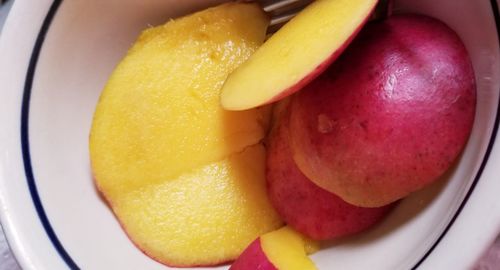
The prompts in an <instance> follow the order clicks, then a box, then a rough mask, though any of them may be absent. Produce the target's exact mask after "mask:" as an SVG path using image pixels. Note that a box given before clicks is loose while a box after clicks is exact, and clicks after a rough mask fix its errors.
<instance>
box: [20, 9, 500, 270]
mask: <svg viewBox="0 0 500 270" xmlns="http://www.w3.org/2000/svg"><path fill="white" fill-rule="evenodd" d="M490 2H491V6H492V11H493V15H494V18H495V23H496V28H497V32H498V37H499V40H500V14H499V9H498V3H497V1H496V0H490ZM61 3H62V0H54V2H53V3H52V5H51V6H50V9H49V11H48V13H47V15H46V17H45V19H44V21H43V24H42V27H41V28H40V32H39V33H38V36H37V39H36V42H35V46H34V47H33V51H32V54H31V58H30V62H29V66H28V70H27V73H26V80H25V83H24V93H23V99H22V105H21V149H22V154H23V161H24V171H25V174H26V180H27V182H28V187H29V191H30V194H31V198H32V201H33V204H34V206H35V209H36V211H37V213H38V217H39V218H40V222H41V223H42V225H43V227H44V229H45V232H46V233H47V236H48V237H49V239H50V241H51V242H52V245H53V246H54V248H55V249H56V251H57V253H58V254H59V255H60V257H61V259H62V260H64V262H65V263H66V264H67V266H68V267H69V268H70V269H72V270H79V269H80V268H79V267H78V265H77V264H76V263H75V261H74V260H73V259H72V258H71V256H70V255H69V254H68V252H67V251H66V250H65V249H64V246H63V245H62V244H61V242H60V241H59V239H58V238H57V235H56V233H55V232H54V229H53V228H52V226H51V225H50V221H49V219H48V217H47V214H46V213H45V210H44V208H43V205H42V202H41V200H40V195H39V194H38V190H37V187H36V181H35V177H34V175H33V168H32V166H31V156H30V147H29V134H28V132H29V126H28V124H29V107H30V97H31V90H32V86H33V78H34V75H35V71H36V66H37V63H38V57H39V56H40V51H41V49H42V45H43V42H44V41H45V36H46V34H47V32H48V30H49V27H50V24H51V23H52V20H53V18H54V16H55V15H56V12H57V10H58V8H59V6H60V5H61ZM499 104H500V100H499ZM499 122H500V108H498V109H497V115H496V119H495V124H494V128H493V133H492V135H491V137H490V141H489V143H488V148H487V151H486V153H485V155H484V157H483V160H482V162H481V166H480V168H479V170H478V173H477V174H476V177H475V178H474V181H473V183H472V185H471V187H470V188H469V191H468V192H467V194H466V196H465V198H464V199H463V201H462V203H461V204H460V206H459V208H458V209H457V211H456V212H455V214H454V215H453V218H452V219H451V220H450V222H449V223H448V224H447V226H446V227H445V229H444V231H443V232H442V233H441V235H440V236H439V237H438V239H436V241H435V242H434V243H433V245H432V246H431V248H430V249H429V250H428V251H427V252H426V253H425V254H423V255H422V257H421V258H420V259H419V260H418V261H417V263H416V264H415V265H414V266H413V267H412V269H417V268H418V267H419V266H420V265H421V264H422V263H423V262H424V261H425V260H426V259H427V258H428V257H429V255H430V254H431V253H432V252H433V251H434V249H435V248H436V247H437V246H438V245H439V243H440V242H441V240H442V239H443V238H444V237H445V236H446V234H447V233H448V231H449V229H450V228H451V227H452V226H453V224H454V223H455V221H456V220H457V218H458V216H459V215H460V213H461V212H462V209H463V208H464V206H465V204H466V203H467V201H468V200H469V198H470V195H471V194H472V192H473V191H474V189H475V187H476V185H477V183H478V182H479V180H480V179H481V175H482V173H483V171H484V168H485V166H486V164H487V162H488V159H489V157H490V154H491V151H492V149H493V146H494V143H495V137H496V135H497V133H498V128H499Z"/></svg>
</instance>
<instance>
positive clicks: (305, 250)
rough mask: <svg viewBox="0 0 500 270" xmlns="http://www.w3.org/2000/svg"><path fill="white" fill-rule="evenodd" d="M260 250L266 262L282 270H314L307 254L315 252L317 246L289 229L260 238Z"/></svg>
mask: <svg viewBox="0 0 500 270" xmlns="http://www.w3.org/2000/svg"><path fill="white" fill-rule="evenodd" d="M260 242H261V245H262V250H263V251H264V253H265V254H266V256H267V258H268V260H269V261H270V262H271V263H272V264H273V265H274V266H275V267H276V268H277V269H282V270H307V269H310V270H314V269H317V268H316V266H315V265H314V263H313V262H312V261H311V259H309V257H307V254H311V253H314V252H316V251H317V250H318V249H319V244H318V242H316V241H313V240H311V239H309V238H307V237H305V236H303V235H302V234H300V233H298V232H296V231H295V230H293V229H292V228H290V227H288V226H287V227H283V228H281V229H279V230H277V231H273V232H270V233H266V234H264V235H262V236H261V241H260Z"/></svg>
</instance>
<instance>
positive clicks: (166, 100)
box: [90, 3, 269, 196]
mask: <svg viewBox="0 0 500 270" xmlns="http://www.w3.org/2000/svg"><path fill="white" fill-rule="evenodd" d="M267 25H268V18H267V16H266V15H265V14H264V12H263V11H262V10H261V9H260V8H259V7H258V6H257V5H256V4H248V3H247V4H245V3H232V4H226V5H222V6H219V7H216V8H211V9H208V10H205V11H202V12H198V13H195V14H193V15H190V16H188V17H184V18H180V19H177V20H174V21H170V22H168V23H167V24H165V25H163V26H158V27H155V28H151V29H148V30H146V31H144V33H142V35H141V36H140V37H139V39H138V40H137V42H136V43H135V44H134V46H133V47H132V48H131V49H130V51H129V52H128V54H127V56H126V57H125V58H124V59H123V60H122V61H121V62H120V63H119V65H118V66H117V67H116V70H115V71H114V72H113V74H112V75H111V77H110V79H109V81H108V83H107V84H106V87H105V88H104V91H103V93H102V95H101V98H100V100H99V103H98V105H97V108H96V111H95V115H94V121H93V124H92V130H91V134H90V155H91V159H92V168H93V171H94V175H95V178H96V180H97V182H96V183H97V185H98V187H99V189H100V190H101V191H102V192H103V193H105V194H112V193H113V196H114V195H117V194H119V193H121V192H129V191H133V190H136V189H138V188H140V187H142V186H144V185H146V184H153V183H161V182H162V181H166V180H168V179H170V178H173V177H176V176H178V175H180V174H181V173H182V172H183V171H185V170H189V169H191V168H196V167H199V166H201V165H203V164H207V163H209V162H213V161H218V160H221V159H223V158H224V157H226V156H228V155H229V154H232V153H235V152H239V151H242V150H243V149H244V148H245V147H246V146H249V145H253V144H256V143H258V142H259V141H260V140H261V139H262V138H263V137H264V136H265V133H266V130H267V122H268V118H269V112H268V110H267V109H266V108H261V109H255V110H249V111H244V112H229V111H225V110H224V109H223V108H222V107H221V106H220V103H219V95H220V88H221V86H222V84H223V82H224V80H225V79H226V77H227V76H228V74H229V73H230V72H231V71H232V70H234V69H235V68H236V67H237V66H238V65H240V64H241V63H242V62H243V61H245V60H246V59H247V58H248V57H249V56H250V55H251V54H252V53H253V52H254V51H255V50H256V49H257V47H258V46H259V45H260V44H261V43H262V42H263V40H264V38H265V33H266V28H267Z"/></svg>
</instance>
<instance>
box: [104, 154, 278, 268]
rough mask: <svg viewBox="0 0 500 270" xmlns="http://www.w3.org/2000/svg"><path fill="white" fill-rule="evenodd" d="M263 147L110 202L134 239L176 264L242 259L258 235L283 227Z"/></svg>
mask: <svg viewBox="0 0 500 270" xmlns="http://www.w3.org/2000/svg"><path fill="white" fill-rule="evenodd" d="M264 158H265V149H264V147H263V146H262V145H260V144H258V145H254V146H251V147H248V148H247V149H246V150H245V151H244V152H242V153H237V154H234V155H232V156H230V157H229V158H226V159H224V160H222V161H219V162H215V163H211V164H208V165H205V166H202V167H200V168H197V169H193V170H191V171H188V172H185V173H184V174H182V175H181V176H180V177H178V178H176V179H170V180H169V181H164V182H163V183H161V184H158V185H148V186H145V187H143V188H141V189H139V190H137V191H135V192H130V193H128V194H126V195H124V196H121V197H118V198H115V199H114V200H112V201H111V205H112V207H113V210H114V212H115V214H116V216H117V217H118V219H119V220H120V222H121V223H122V224H123V226H124V228H125V230H126V231H127V233H128V235H129V237H130V238H131V239H132V240H133V241H134V243H135V244H136V245H137V246H138V247H139V248H140V249H141V250H143V251H144V252H145V253H146V254H148V255H149V256H151V257H152V258H155V259H156V260H158V261H160V262H164V263H166V264H167V265H172V266H195V265H215V264H220V263H223V262H227V261H230V260H234V259H235V258H237V257H238V256H239V255H240V253H241V252H242V251H243V250H244V249H245V247H246V246H247V245H248V244H249V243H250V242H251V241H253V240H254V239H255V238H256V237H257V236H259V235H261V234H263V233H266V232H268V231H270V230H273V229H276V228H278V227H280V226H281V224H282V223H281V220H280V218H279V217H278V216H277V214H276V212H275V211H274V209H273V208H272V206H271V205H270V203H269V200H268V199H267V197H266V186H265V175H264V171H265V169H264V163H263V160H264Z"/></svg>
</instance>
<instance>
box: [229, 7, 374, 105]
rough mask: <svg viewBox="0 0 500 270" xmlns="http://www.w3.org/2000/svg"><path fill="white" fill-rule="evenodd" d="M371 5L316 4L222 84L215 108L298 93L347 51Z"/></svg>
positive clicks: (261, 48) (282, 29)
mask: <svg viewBox="0 0 500 270" xmlns="http://www.w3.org/2000/svg"><path fill="white" fill-rule="evenodd" d="M376 3H377V0H317V1H315V2H313V3H312V4H310V5H309V6H308V7H306V8H305V9H304V10H302V11H301V12H300V13H299V14H298V15H297V16H296V17H295V18H293V19H292V20H291V21H290V22H288V23H287V24H285V25H284V26H283V27H282V28H281V29H280V30H279V31H278V32H276V33H275V34H274V35H273V36H272V37H271V38H269V40H267V41H266V42H265V43H264V45H262V47H260V48H259V49H258V50H257V51H256V52H255V54H253V55H252V56H251V57H250V58H249V59H248V61H246V62H245V63H244V64H243V65H241V66H240V67H239V68H238V69H236V70H235V71H234V72H233V73H232V74H231V75H230V76H229V77H228V79H227V81H226V82H225V84H224V87H223V90H222V95H221V103H222V106H223V107H224V108H226V109H228V110H245V109H249V108H254V107H257V106H260V105H263V104H267V103H271V102H274V101H277V100H279V99H281V98H284V97H286V96H288V95H291V94H292V93H294V92H296V91H298V90H300V89H301V88H302V87H303V86H304V85H306V84H307V83H308V82H310V81H312V80H313V79H314V78H316V77H317V76H318V75H319V74H320V73H321V72H322V71H323V70H325V69H326V68H327V67H328V65H329V64H330V63H331V62H333V61H334V60H335V59H336V58H337V57H338V56H339V55H340V54H341V52H342V51H343V50H344V49H345V47H347V45H348V44H349V43H350V41H351V40H352V39H353V38H354V36H355V35H356V34H357V32H358V31H359V30H360V29H361V27H362V26H363V24H364V23H365V22H366V20H367V18H368V17H369V16H370V14H371V12H372V10H373V8H374V7H375V5H376Z"/></svg>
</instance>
